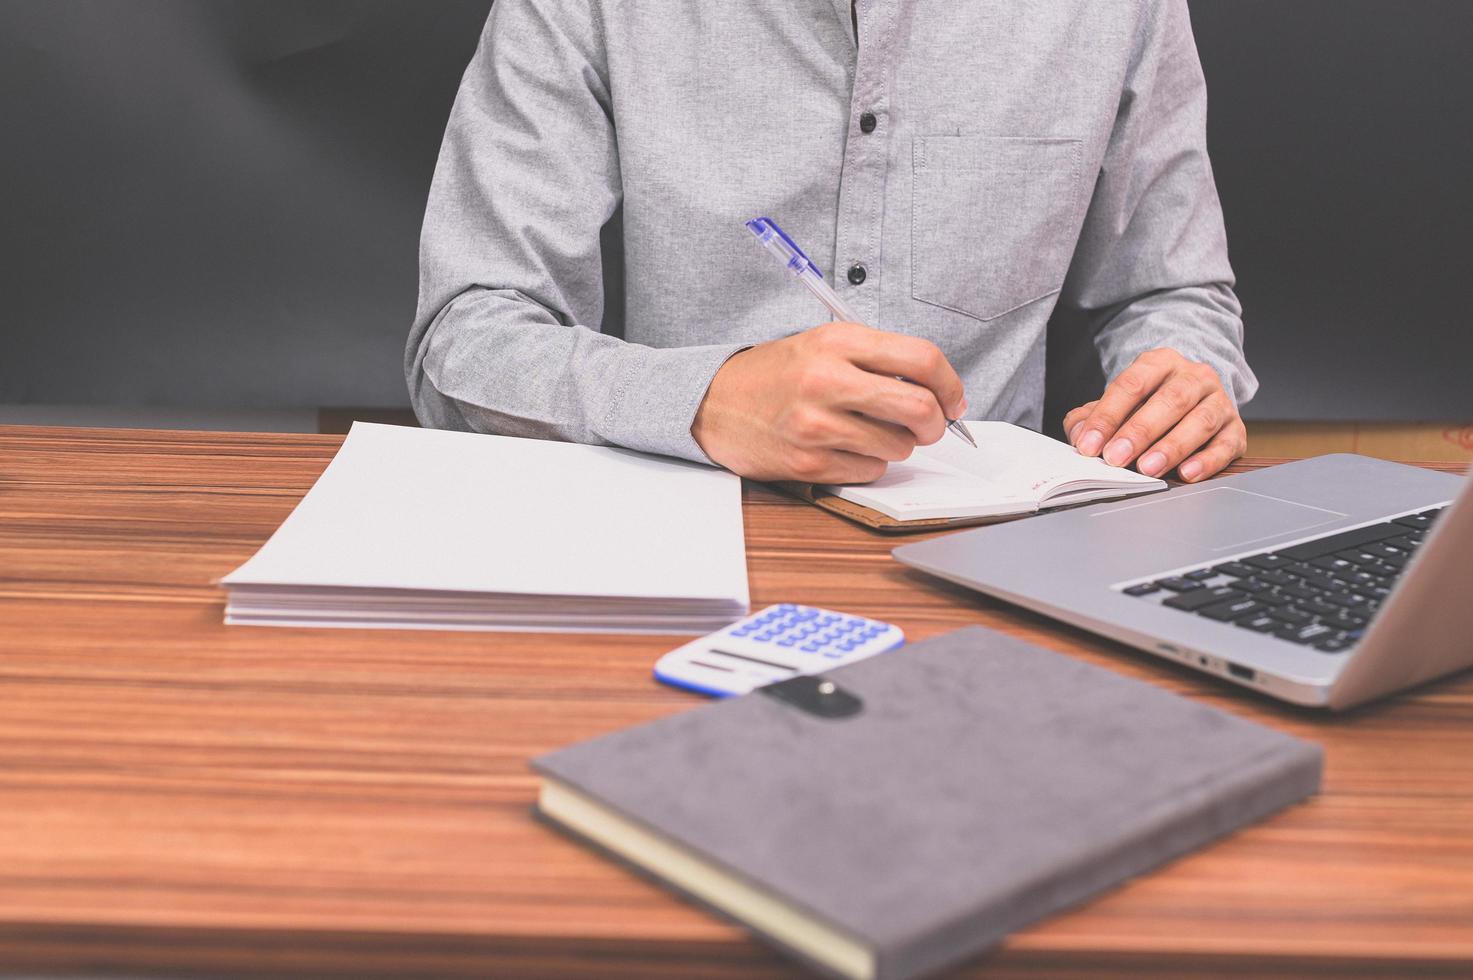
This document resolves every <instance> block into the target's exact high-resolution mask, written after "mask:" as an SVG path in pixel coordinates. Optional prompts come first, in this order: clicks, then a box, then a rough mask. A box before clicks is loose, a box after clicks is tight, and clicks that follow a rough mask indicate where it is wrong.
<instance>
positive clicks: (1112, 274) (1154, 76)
mask: <svg viewBox="0 0 1473 980" xmlns="http://www.w3.org/2000/svg"><path fill="white" fill-rule="evenodd" d="M1143 8H1144V9H1143V15H1142V19H1141V23H1140V26H1139V31H1138V36H1137V40H1136V43H1135V45H1134V50H1133V53H1132V57H1131V63H1130V65H1129V66H1128V68H1127V71H1126V75H1125V82H1124V87H1123V90H1122V92H1121V98H1120V109H1119V113H1118V115H1117V117H1116V120H1115V126H1114V128H1113V130H1112V132H1111V135H1110V142H1109V145H1108V146H1107V147H1106V150H1105V155H1104V160H1103V163H1102V164H1101V170H1100V174H1099V178H1098V181H1097V183H1096V185H1095V190H1094V196H1093V198H1092V199H1091V201H1090V206H1089V211H1088V213H1087V214H1086V216H1085V220H1084V226H1083V229H1082V231H1081V234H1080V240H1079V245H1078V248H1077V249H1076V250H1075V254H1074V260H1073V262H1072V263H1071V265H1070V269H1069V275H1068V277H1067V279H1066V281H1065V283H1064V289H1063V293H1062V295H1061V296H1060V300H1059V301H1060V303H1061V304H1063V305H1065V306H1067V307H1069V308H1072V309H1074V310H1077V311H1079V312H1080V313H1082V314H1083V315H1084V316H1085V317H1086V318H1087V319H1088V320H1089V322H1090V323H1091V324H1092V326H1093V328H1094V335H1095V344H1096V346H1097V347H1098V349H1099V352H1100V360H1101V363H1102V365H1103V367H1104V369H1105V375H1106V377H1107V378H1111V379H1113V378H1114V377H1115V376H1116V375H1118V374H1119V373H1120V372H1121V371H1123V370H1125V368H1127V367H1129V366H1130V364H1131V362H1132V361H1134V360H1135V358H1136V357H1137V356H1139V355H1140V354H1142V353H1144V352H1145V351H1147V350H1150V349H1152V348H1156V347H1169V348H1172V349H1174V350H1176V351H1179V352H1180V353H1181V354H1183V355H1184V356H1186V357H1189V358H1191V359H1193V360H1196V361H1202V362H1204V363H1206V364H1208V365H1210V366H1211V367H1212V368H1213V369H1214V370H1216V371H1217V373H1218V375H1219V376H1220V377H1221V378H1222V383H1223V386H1224V387H1225V388H1226V389H1227V392H1228V394H1229V395H1230V396H1231V397H1232V398H1233V399H1234V401H1236V402H1237V403H1239V404H1241V403H1243V402H1246V401H1247V400H1248V399H1250V398H1252V397H1253V393H1254V392H1255V391H1257V389H1258V380H1257V378H1255V377H1254V375H1253V371H1252V369H1250V368H1249V366H1248V362H1247V360H1246V359H1245V358H1244V356H1243V320H1242V307H1241V305H1240V304H1239V302H1238V297H1237V295H1236V294H1235V293H1234V292H1233V284H1234V279H1233V270H1232V266H1231V265H1230V264H1229V263H1228V250H1227V233H1226V230H1225V229H1224V227H1223V218H1222V205H1221V203H1220V202H1219V200H1218V196H1217V186H1216V183H1215V182H1214V181H1213V177H1212V165H1211V163H1210V161H1209V160H1208V157H1207V86H1206V81H1205V79H1204V78H1203V76H1202V66H1201V63H1200V61H1199V60H1198V56H1197V46H1196V42H1195V40H1194V39H1193V37H1192V26H1191V21H1190V18H1189V14H1188V11H1187V4H1186V0H1148V2H1147V3H1146V4H1144V5H1143Z"/></svg>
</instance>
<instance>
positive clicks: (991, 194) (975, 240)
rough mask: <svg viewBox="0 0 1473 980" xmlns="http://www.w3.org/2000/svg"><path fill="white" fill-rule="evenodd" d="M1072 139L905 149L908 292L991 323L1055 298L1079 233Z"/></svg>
mask: <svg viewBox="0 0 1473 980" xmlns="http://www.w3.org/2000/svg"><path fill="white" fill-rule="evenodd" d="M1081 152H1082V142H1081V141H1080V140H1076V139H1055V138H1033V137H1008V136H922V137H917V138H916V139H915V140H914V142H913V145H912V161H911V162H912V167H913V171H914V180H915V183H914V188H915V191H914V192H915V199H914V203H913V205H912V208H911V295H912V296H914V297H915V298H916V299H918V300H920V301H921V302H923V303H930V304H932V305H934V306H941V307H944V308H946V309H948V310H955V311H957V312H958V313H965V314H967V315H968V316H972V317H976V318H977V319H979V320H991V319H994V318H996V317H999V316H1002V315H1003V314H1005V313H1011V312H1012V311H1013V310H1016V309H1018V308H1020V307H1023V306H1027V305H1028V304H1030V303H1034V302H1037V301H1038V300H1040V299H1043V298H1044V297H1045V296H1051V295H1053V294H1054V293H1057V292H1058V291H1059V289H1060V287H1061V286H1062V285H1063V283H1064V275H1065V273H1066V272H1067V271H1068V268H1069V259H1070V256H1071V255H1072V254H1073V252H1074V246H1075V243H1076V241H1077V238H1078V235H1079V214H1078V211H1079V204H1080V196H1081V195H1080V186H1079V166H1080V157H1081Z"/></svg>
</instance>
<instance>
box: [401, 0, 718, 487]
mask: <svg viewBox="0 0 1473 980" xmlns="http://www.w3.org/2000/svg"><path fill="white" fill-rule="evenodd" d="M603 50H604V48H603V38H602V28H601V25H600V23H599V21H598V14H597V10H596V5H594V4H589V3H586V2H576V0H536V2H533V0H498V2H497V3H496V4H495V6H494V7H493V8H492V11H491V15H490V17H489V18H488V20H487V22H486V27H485V30H484V32H483V34H482V37H481V42H480V46H479V48H478V49H477V52H476V55H475V57H474V59H473V60H472V62H471V64H470V66H469V68H468V69H467V70H466V73H465V77H464V79H463V81H462V83H461V87H460V92H459V94H458V95H457V97H456V100H455V106H454V108H453V109H452V111H451V116H450V123H449V126H448V128H447V130H446V134H445V140H444V143H443V145H442V147H441V150H440V157H439V162H438V163H437V165H436V169H435V177H434V181H433V184H432V186H431V190H430V197H429V203H428V205H427V207H426V211H425V220H424V228H423V231H422V234H421V239H420V283H419V304H418V309H417V312H416V316H415V322H414V325H413V328H412V329H411V332H410V336H409V342H408V345H407V347H406V350H405V375H406V379H407V381H408V385H409V393H410V398H411V401H412V403H413V405H414V408H415V412H416V414H417V415H418V416H419V419H420V421H421V422H422V423H424V424H425V425H431V426H435V427H438V428H456V429H471V430H476V431H483V432H495V433H501V434H505V435H519V436H532V437H537V438H547V439H563V440H568V441H576V442H586V443H596V444H612V445H620V446H627V447H629V448H632V449H640V450H645V451H649V452H657V453H664V454H668V455H672V456H680V457H684V458H686V459H692V460H697V461H700V462H707V461H708V460H707V459H706V456H705V454H704V453H702V451H701V449H700V447H699V446H698V445H697V444H696V442H695V440H694V439H693V438H692V437H691V433H690V429H691V423H692V421H693V419H694V417H695V414H696V411H697V409H698V408H699V406H700V403H701V399H702V398H703V397H704V395H705V392H706V390H707V388H708V387H709V385H710V383H711V379H712V377H713V376H714V375H715V373H716V371H717V369H718V368H719V367H720V366H721V364H722V363H723V362H724V361H725V360H726V359H727V358H728V357H730V356H731V354H732V353H734V352H735V351H736V350H738V349H740V348H739V347H735V346H726V345H723V346H701V347H680V348H669V349H656V348H652V347H646V346H642V345H639V344H632V343H626V342H625V341H623V340H622V339H620V338H618V337H614V336H610V335H606V334H603V333H601V332H600V325H601V323H602V321H603V312H604V311H603V302H604V289H603V264H602V256H601V253H600V230H601V229H602V227H603V225H604V224H605V223H606V222H608V221H609V219H610V218H611V217H612V216H613V214H614V212H615V210H616V208H617V207H618V205H619V200H620V178H619V164H618V156H617V153H616V143H615V134H614V123H613V120H612V118H611V115H610V112H611V110H610V99H609V92H608V75H607V69H606V65H605V63H604V55H603Z"/></svg>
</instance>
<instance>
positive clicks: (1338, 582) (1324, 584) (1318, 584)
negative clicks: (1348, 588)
mask: <svg viewBox="0 0 1473 980" xmlns="http://www.w3.org/2000/svg"><path fill="white" fill-rule="evenodd" d="M1300 581H1301V582H1303V583H1304V585H1305V586H1306V587H1307V588H1311V589H1318V590H1319V591H1321V592H1333V591H1334V590H1336V589H1339V588H1343V587H1344V580H1343V579H1337V578H1331V577H1330V576H1329V575H1306V576H1304V578H1302V579H1301V580H1300Z"/></svg>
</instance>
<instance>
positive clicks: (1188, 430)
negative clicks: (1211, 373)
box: [1105, 389, 1237, 476]
mask: <svg viewBox="0 0 1473 980" xmlns="http://www.w3.org/2000/svg"><path fill="white" fill-rule="evenodd" d="M1163 390H1164V389H1163ZM1236 418H1237V411H1236V409H1234V408H1233V403H1232V402H1231V401H1229V400H1228V397H1227V395H1225V394H1224V393H1222V392H1221V391H1218V392H1214V393H1213V394H1210V395H1208V396H1207V397H1206V398H1204V399H1202V401H1201V402H1200V403H1199V404H1198V405H1197V407H1196V408H1194V409H1192V410H1191V411H1190V412H1188V413H1187V417H1186V418H1184V419H1182V420H1181V421H1180V422H1179V423H1177V425H1176V426H1175V427H1174V428H1173V429H1172V430H1171V431H1170V432H1168V433H1167V434H1166V435H1165V437H1163V438H1162V439H1160V440H1159V441H1157V442H1156V444H1155V445H1153V446H1152V447H1151V448H1150V449H1148V450H1147V451H1146V452H1144V453H1142V454H1141V457H1140V462H1139V463H1137V464H1136V469H1138V470H1140V471H1141V472H1142V473H1144V474H1146V476H1160V475H1162V474H1163V473H1166V472H1167V471H1169V470H1171V469H1173V468H1174V467H1175V466H1176V465H1177V464H1178V463H1180V462H1181V461H1182V460H1184V459H1186V458H1187V456H1188V455H1190V454H1191V453H1193V452H1195V451H1197V450H1198V449H1200V448H1201V447H1202V446H1204V445H1206V444H1207V443H1208V442H1210V441H1211V440H1212V437H1213V436H1215V435H1217V434H1218V433H1219V432H1221V431H1222V429H1223V427H1224V426H1226V425H1227V424H1228V423H1230V422H1233V421H1235V420H1236ZM1132 421H1133V420H1132ZM1109 451H1110V450H1109V447H1106V449H1105V452H1106V453H1108V452H1109Z"/></svg>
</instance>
